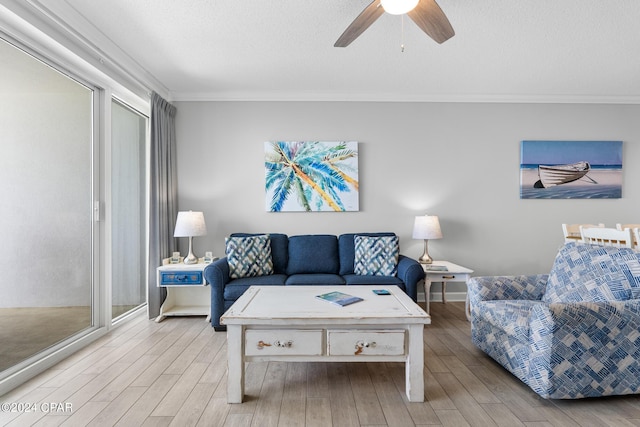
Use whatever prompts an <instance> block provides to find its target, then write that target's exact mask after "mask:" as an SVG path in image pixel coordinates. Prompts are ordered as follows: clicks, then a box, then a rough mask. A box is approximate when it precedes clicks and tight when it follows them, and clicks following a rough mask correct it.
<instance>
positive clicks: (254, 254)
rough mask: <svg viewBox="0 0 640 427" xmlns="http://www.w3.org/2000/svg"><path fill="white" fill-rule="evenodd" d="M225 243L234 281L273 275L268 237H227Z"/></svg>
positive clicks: (230, 272) (230, 273) (230, 271)
mask: <svg viewBox="0 0 640 427" xmlns="http://www.w3.org/2000/svg"><path fill="white" fill-rule="evenodd" d="M225 243H226V255H227V262H228V263H229V277H231V278H232V279H240V278H242V277H255V276H267V275H269V274H273V260H272V259H271V239H270V238H269V236H268V235H266V234H264V235H258V236H247V237H235V236H234V237H227V238H226V239H225Z"/></svg>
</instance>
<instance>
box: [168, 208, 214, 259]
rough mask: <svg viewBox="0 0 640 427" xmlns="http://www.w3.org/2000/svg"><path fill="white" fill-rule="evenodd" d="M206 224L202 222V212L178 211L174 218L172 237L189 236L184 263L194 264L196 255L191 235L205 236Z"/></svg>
mask: <svg viewBox="0 0 640 427" xmlns="http://www.w3.org/2000/svg"><path fill="white" fill-rule="evenodd" d="M206 234H207V225H206V224H205V223H204V214H203V213H202V212H193V211H189V212H178V219H177V220H176V229H175V231H174V232H173V237H188V238H189V254H188V255H187V256H186V257H185V258H184V261H183V262H184V263H185V264H196V263H197V262H198V257H197V256H195V255H194V254H193V237H194V236H206Z"/></svg>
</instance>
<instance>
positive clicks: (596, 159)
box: [520, 141, 622, 199]
mask: <svg viewBox="0 0 640 427" xmlns="http://www.w3.org/2000/svg"><path fill="white" fill-rule="evenodd" d="M621 197H622V141H522V143H521V147H520V198H521V199H619V198H621Z"/></svg>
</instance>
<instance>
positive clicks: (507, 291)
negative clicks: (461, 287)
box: [467, 274, 549, 307]
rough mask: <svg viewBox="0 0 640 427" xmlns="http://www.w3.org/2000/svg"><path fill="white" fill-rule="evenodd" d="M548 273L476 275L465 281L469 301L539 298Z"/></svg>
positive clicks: (544, 286)
mask: <svg viewBox="0 0 640 427" xmlns="http://www.w3.org/2000/svg"><path fill="white" fill-rule="evenodd" d="M548 278H549V275H548V274H537V275H522V276H478V277H472V278H471V279H469V281H468V282H467V288H468V294H469V303H470V304H471V307H473V306H474V303H478V302H481V301H491V300H522V299H525V300H540V299H542V295H544V291H545V289H546V288H547V279H548Z"/></svg>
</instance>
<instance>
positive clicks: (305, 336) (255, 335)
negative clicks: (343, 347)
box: [244, 329, 323, 356]
mask: <svg viewBox="0 0 640 427" xmlns="http://www.w3.org/2000/svg"><path fill="white" fill-rule="evenodd" d="M322 337H323V334H322V330H299V329H276V330H260V329H248V330H247V331H246V332H245V350H244V352H245V354H246V355H247V356H274V355H278V356H284V355H292V356H302V355H304V356H319V355H322V354H323V351H322V347H323V346H322V344H323V340H322Z"/></svg>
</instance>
